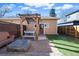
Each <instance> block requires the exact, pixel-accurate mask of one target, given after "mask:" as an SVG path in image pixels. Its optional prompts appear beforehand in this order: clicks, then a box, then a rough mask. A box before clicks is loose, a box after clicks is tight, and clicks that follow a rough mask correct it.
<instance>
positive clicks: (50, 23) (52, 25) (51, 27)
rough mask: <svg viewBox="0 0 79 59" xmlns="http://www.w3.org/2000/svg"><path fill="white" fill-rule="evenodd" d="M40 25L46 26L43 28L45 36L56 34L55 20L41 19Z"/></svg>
mask: <svg viewBox="0 0 79 59" xmlns="http://www.w3.org/2000/svg"><path fill="white" fill-rule="evenodd" d="M40 23H47V24H48V28H45V34H57V20H54V19H43V20H42V21H40Z"/></svg>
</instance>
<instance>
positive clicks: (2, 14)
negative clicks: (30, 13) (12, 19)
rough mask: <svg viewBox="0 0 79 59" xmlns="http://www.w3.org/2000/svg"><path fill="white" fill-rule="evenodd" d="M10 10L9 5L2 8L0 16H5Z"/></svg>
mask: <svg viewBox="0 0 79 59" xmlns="http://www.w3.org/2000/svg"><path fill="white" fill-rule="evenodd" d="M8 12H10V8H9V7H8V6H5V7H2V8H0V17H3V16H4V15H5V14H6V13H8Z"/></svg>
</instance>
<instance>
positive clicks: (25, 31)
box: [24, 31, 35, 33]
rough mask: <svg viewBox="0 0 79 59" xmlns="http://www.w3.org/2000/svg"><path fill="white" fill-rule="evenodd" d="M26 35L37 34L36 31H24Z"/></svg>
mask: <svg viewBox="0 0 79 59" xmlns="http://www.w3.org/2000/svg"><path fill="white" fill-rule="evenodd" d="M24 33H35V31H24Z"/></svg>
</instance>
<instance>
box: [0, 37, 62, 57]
mask: <svg viewBox="0 0 79 59" xmlns="http://www.w3.org/2000/svg"><path fill="white" fill-rule="evenodd" d="M42 37H43V38H42ZM44 37H45V36H41V37H40V39H39V40H35V41H31V43H32V46H31V48H30V49H29V51H28V52H7V51H6V47H4V48H2V49H0V55H1V56H60V55H62V54H61V53H60V52H59V51H58V50H57V49H56V48H55V47H54V44H51V43H49V42H48V40H47V39H46V37H45V39H44Z"/></svg>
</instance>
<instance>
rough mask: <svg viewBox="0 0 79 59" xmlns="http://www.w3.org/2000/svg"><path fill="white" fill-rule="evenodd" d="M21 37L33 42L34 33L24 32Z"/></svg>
mask: <svg viewBox="0 0 79 59" xmlns="http://www.w3.org/2000/svg"><path fill="white" fill-rule="evenodd" d="M23 37H24V38H27V39H30V38H31V39H33V40H35V38H36V35H35V31H31V30H26V31H24V36H23Z"/></svg>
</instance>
